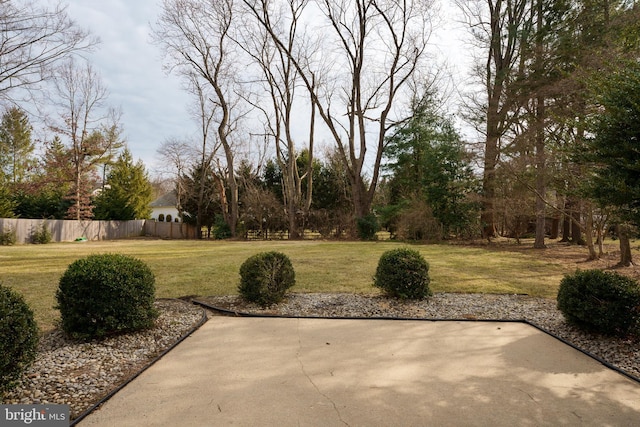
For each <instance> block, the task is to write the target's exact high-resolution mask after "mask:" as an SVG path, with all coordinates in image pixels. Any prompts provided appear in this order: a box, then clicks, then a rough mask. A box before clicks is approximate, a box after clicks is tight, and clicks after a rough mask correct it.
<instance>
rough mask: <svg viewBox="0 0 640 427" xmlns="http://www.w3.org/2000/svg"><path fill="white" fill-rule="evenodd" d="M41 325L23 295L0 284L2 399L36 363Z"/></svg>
mask: <svg viewBox="0 0 640 427" xmlns="http://www.w3.org/2000/svg"><path fill="white" fill-rule="evenodd" d="M37 347H38V326H37V325H36V321H35V319H34V316H33V311H31V309H30V308H29V306H28V305H27V303H26V302H25V301H24V299H23V298H22V296H21V295H20V294H18V293H16V292H14V291H13V290H11V289H9V288H7V287H5V286H2V285H0V396H2V394H3V393H4V392H6V391H9V390H11V389H12V388H13V387H14V386H15V384H16V381H17V380H18V379H20V376H21V375H22V373H23V372H24V370H25V369H26V368H27V367H29V365H31V363H33V361H34V359H35V357H36V349H37Z"/></svg>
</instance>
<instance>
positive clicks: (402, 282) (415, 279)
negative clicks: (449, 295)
mask: <svg viewBox="0 0 640 427" xmlns="http://www.w3.org/2000/svg"><path fill="white" fill-rule="evenodd" d="M429 282H430V279H429V264H428V263H427V261H425V259H424V258H423V257H422V255H420V252H418V251H416V250H413V249H409V248H398V249H392V250H390V251H387V252H385V253H383V254H382V256H381V257H380V260H379V261H378V267H377V268H376V274H375V276H374V277H373V285H374V286H376V287H378V288H380V289H382V290H383V291H384V292H385V293H386V294H387V295H389V296H392V297H395V298H401V299H421V298H424V297H427V296H429V295H430V294H431V291H430V290H429Z"/></svg>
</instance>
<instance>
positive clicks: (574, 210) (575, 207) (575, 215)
mask: <svg viewBox="0 0 640 427" xmlns="http://www.w3.org/2000/svg"><path fill="white" fill-rule="evenodd" d="M569 214H570V215H571V244H572V245H580V246H583V245H584V244H585V241H584V239H583V238H582V228H581V227H580V222H581V221H582V215H581V212H580V205H579V204H578V203H572V204H571V211H570V213H569Z"/></svg>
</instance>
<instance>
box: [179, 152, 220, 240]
mask: <svg viewBox="0 0 640 427" xmlns="http://www.w3.org/2000/svg"><path fill="white" fill-rule="evenodd" d="M203 174H204V176H203ZM201 185H202V189H203V194H202V197H200V189H201ZM180 186H181V188H182V191H183V195H182V199H181V201H180V205H181V206H182V209H183V211H182V212H181V215H182V219H183V221H184V222H186V223H188V224H193V225H196V226H198V225H199V226H200V227H206V228H207V229H208V230H211V228H212V227H213V225H214V224H215V219H216V218H215V215H216V213H218V214H222V207H221V206H220V196H219V194H218V192H217V191H216V188H217V187H216V182H215V177H214V172H213V170H212V169H211V167H208V168H203V167H202V165H197V166H194V167H193V168H192V169H191V171H190V173H189V174H184V175H183V176H182V177H180ZM198 213H199V214H200V217H199V218H198Z"/></svg>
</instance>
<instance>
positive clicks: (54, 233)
mask: <svg viewBox="0 0 640 427" xmlns="http://www.w3.org/2000/svg"><path fill="white" fill-rule="evenodd" d="M43 224H44V226H45V227H47V229H48V230H49V231H50V232H51V240H52V241H53V242H72V241H74V240H77V239H82V238H85V239H87V240H115V239H126V238H131V237H140V236H150V237H160V238H164V239H194V238H195V237H196V232H195V227H193V226H189V225H187V224H182V223H173V222H156V221H154V220H144V219H141V220H133V221H71V220H58V219H15V218H0V233H6V232H15V234H16V243H31V242H32V241H33V235H34V233H36V232H38V231H40V230H41V229H42V226H43Z"/></svg>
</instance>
